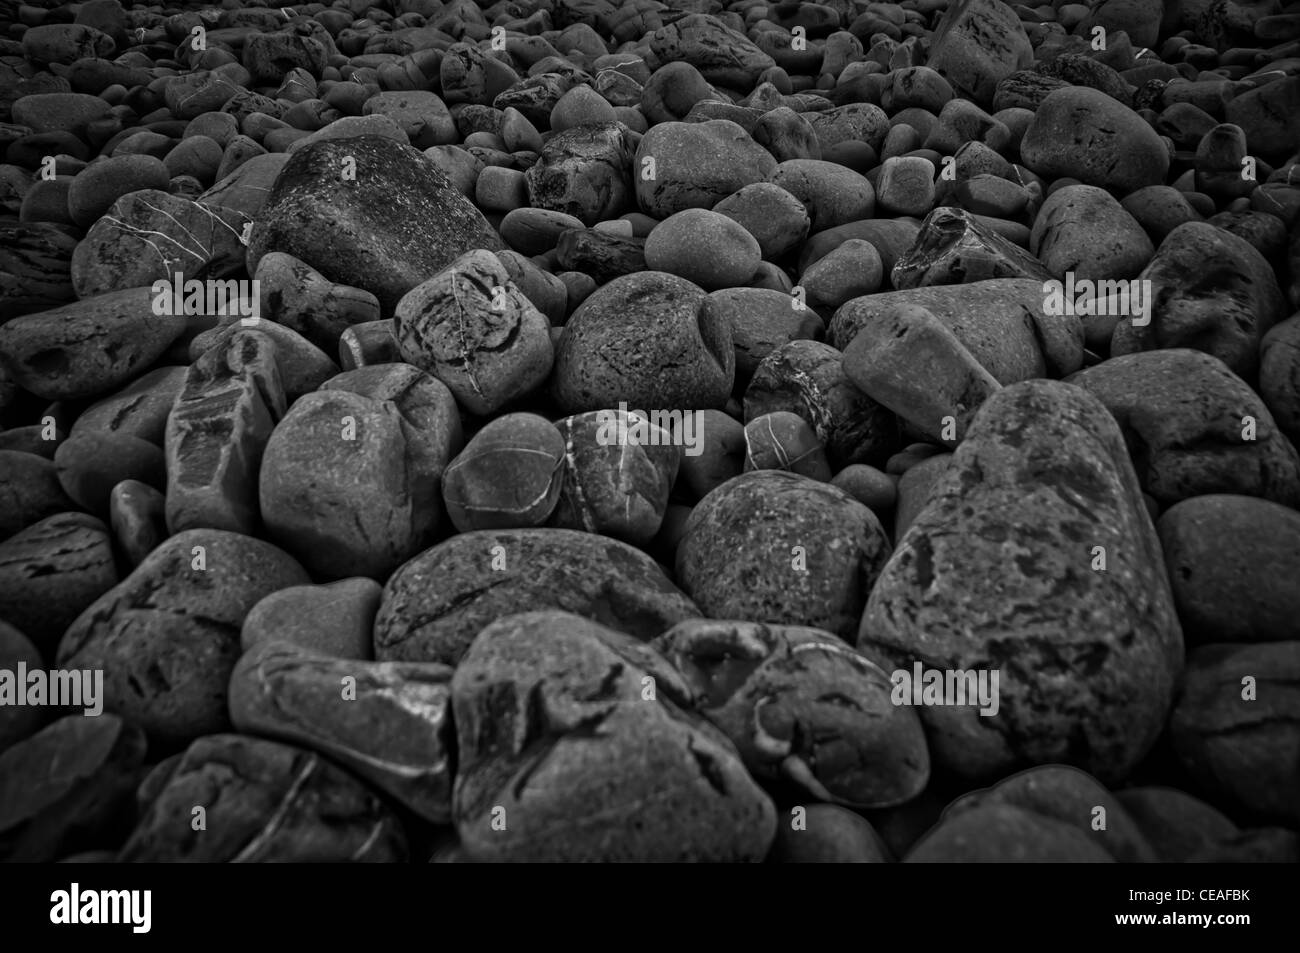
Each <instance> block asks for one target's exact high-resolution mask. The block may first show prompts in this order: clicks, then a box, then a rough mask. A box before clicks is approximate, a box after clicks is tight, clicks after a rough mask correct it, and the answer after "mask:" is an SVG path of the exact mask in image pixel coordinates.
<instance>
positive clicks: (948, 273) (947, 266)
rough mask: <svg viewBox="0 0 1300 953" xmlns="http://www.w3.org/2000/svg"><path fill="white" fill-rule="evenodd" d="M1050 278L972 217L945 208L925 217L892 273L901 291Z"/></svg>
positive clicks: (1023, 253)
mask: <svg viewBox="0 0 1300 953" xmlns="http://www.w3.org/2000/svg"><path fill="white" fill-rule="evenodd" d="M1051 277H1052V275H1051V272H1049V271H1048V270H1047V268H1045V267H1044V266H1043V263H1042V262H1040V261H1039V260H1038V259H1037V258H1035V257H1034V256H1033V255H1031V254H1030V253H1029V252H1027V251H1025V250H1024V249H1023V248H1021V247H1020V246H1018V245H1016V244H1014V243H1012V242H1010V241H1008V240H1007V239H1005V238H1003V237H1002V236H1001V235H999V234H998V233H997V232H995V231H993V230H992V229H991V228H988V227H986V226H985V225H983V224H981V223H980V221H979V220H978V219H976V218H975V217H974V216H972V215H971V214H970V213H968V212H965V211H963V210H961V209H957V208H951V207H948V206H944V207H941V208H937V209H935V210H934V211H933V212H931V213H930V214H929V215H927V216H926V217H925V221H924V222H922V223H921V231H920V233H919V234H918V235H917V236H916V243H915V244H914V245H913V246H912V247H911V249H909V250H908V252H907V254H905V255H904V256H903V257H902V258H900V259H898V261H897V262H896V263H895V265H894V270H893V272H892V273H891V280H892V281H893V284H894V287H895V288H897V289H899V290H900V291H901V290H906V289H910V288H923V287H926V286H929V285H953V284H968V283H974V282H977V281H990V280H993V279H997V278H1032V279H1036V280H1038V281H1044V280H1047V279H1050V278H1051Z"/></svg>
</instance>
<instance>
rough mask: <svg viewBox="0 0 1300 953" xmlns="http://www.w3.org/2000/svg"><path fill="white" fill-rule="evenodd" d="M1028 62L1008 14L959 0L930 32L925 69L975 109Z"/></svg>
mask: <svg viewBox="0 0 1300 953" xmlns="http://www.w3.org/2000/svg"><path fill="white" fill-rule="evenodd" d="M1033 58H1034V54H1033V48H1032V47H1031V46H1030V43H1029V38H1028V37H1027V36H1026V35H1025V30H1024V27H1023V26H1021V24H1020V19H1019V17H1017V16H1016V13H1015V11H1014V10H1012V9H1011V7H1009V6H1007V5H1006V4H1005V3H1001V2H1000V0H959V2H957V3H954V4H951V5H950V6H949V7H948V9H947V11H946V12H945V13H944V15H943V17H942V19H940V20H939V22H938V24H937V25H936V27H935V30H934V35H933V37H932V38H931V40H930V55H929V57H928V59H927V65H928V66H929V67H930V68H931V69H933V70H935V71H936V72H938V73H939V74H940V75H941V76H943V77H944V78H945V79H947V80H948V82H949V83H951V84H952V87H953V89H955V90H956V91H957V92H958V93H959V94H961V95H965V96H969V97H970V98H971V99H973V100H974V101H975V102H977V103H979V104H981V105H988V104H989V103H991V102H992V100H993V92H994V90H995V89H996V87H997V85H998V83H999V82H1000V81H1002V80H1003V79H1005V78H1006V77H1008V76H1010V75H1011V74H1012V73H1014V72H1015V71H1016V70H1019V69H1024V68H1025V67H1026V66H1028V65H1029V64H1030V63H1031V62H1032V61H1033Z"/></svg>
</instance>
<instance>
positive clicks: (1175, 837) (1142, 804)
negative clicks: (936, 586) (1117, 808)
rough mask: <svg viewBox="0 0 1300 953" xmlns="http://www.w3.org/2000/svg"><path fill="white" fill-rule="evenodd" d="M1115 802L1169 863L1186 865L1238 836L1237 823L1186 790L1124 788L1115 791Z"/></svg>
mask: <svg viewBox="0 0 1300 953" xmlns="http://www.w3.org/2000/svg"><path fill="white" fill-rule="evenodd" d="M1115 799H1116V800H1118V801H1119V802H1120V804H1122V805H1123V806H1124V810H1125V812H1126V813H1127V814H1128V816H1129V817H1131V818H1133V820H1134V821H1135V822H1136V823H1137V825H1138V827H1139V828H1140V829H1141V831H1142V835H1143V837H1144V838H1145V839H1146V841H1147V842H1148V843H1149V844H1151V846H1152V847H1153V848H1154V849H1155V852H1156V855H1157V856H1158V857H1159V859H1160V860H1161V861H1164V862H1166V863H1184V862H1186V861H1188V860H1190V859H1192V857H1193V855H1194V854H1197V853H1199V852H1200V851H1202V850H1205V849H1207V848H1208V849H1212V848H1213V847H1214V846H1215V845H1217V844H1221V843H1223V842H1224V841H1228V840H1231V839H1233V838H1235V837H1236V836H1237V825H1236V824H1234V823H1232V821H1230V820H1228V818H1226V817H1225V816H1224V815H1222V814H1220V813H1219V812H1218V811H1217V810H1215V809H1214V808H1213V807H1211V806H1210V805H1208V804H1206V803H1205V802H1204V801H1200V800H1198V799H1196V798H1194V797H1192V796H1191V795H1190V794H1187V793H1186V792H1184V791H1179V790H1176V789H1174V788H1163V787H1137V788H1125V789H1124V790H1123V791H1116V792H1115Z"/></svg>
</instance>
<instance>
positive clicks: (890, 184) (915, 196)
mask: <svg viewBox="0 0 1300 953" xmlns="http://www.w3.org/2000/svg"><path fill="white" fill-rule="evenodd" d="M877 185H878V186H879V187H878V188H877V190H876V198H877V200H878V202H879V204H880V209H881V211H884V212H888V213H890V214H891V215H916V216H921V215H926V214H927V213H928V212H929V211H930V209H931V208H933V206H934V164H933V163H932V162H930V160H929V159H926V158H924V157H923V156H893V157H891V158H888V159H886V160H885V161H884V162H883V163H882V164H881V166H880V178H879V180H878V181H877Z"/></svg>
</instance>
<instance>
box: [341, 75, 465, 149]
mask: <svg viewBox="0 0 1300 953" xmlns="http://www.w3.org/2000/svg"><path fill="white" fill-rule="evenodd" d="M362 115H365V116H373V115H380V116H387V117H389V118H390V119H392V120H393V121H394V122H396V123H397V125H398V126H399V127H401V130H402V132H404V133H405V134H406V138H407V139H409V140H410V142H411V145H413V146H415V148H417V149H421V150H423V149H429V148H432V147H433V146H445V145H449V144H452V143H455V142H458V141H459V138H460V137H459V135H458V134H457V131H456V121H455V120H454V119H452V118H451V113H450V112H448V111H447V106H446V104H445V103H443V101H442V100H441V99H440V98H439V97H438V94H437V93H433V92H430V91H428V90H422V89H415V90H411V89H403V90H391V91H389V92H383V93H380V94H379V95H377V96H372V97H370V98H369V99H367V100H366V105H365V106H364V107H363V108H362Z"/></svg>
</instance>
